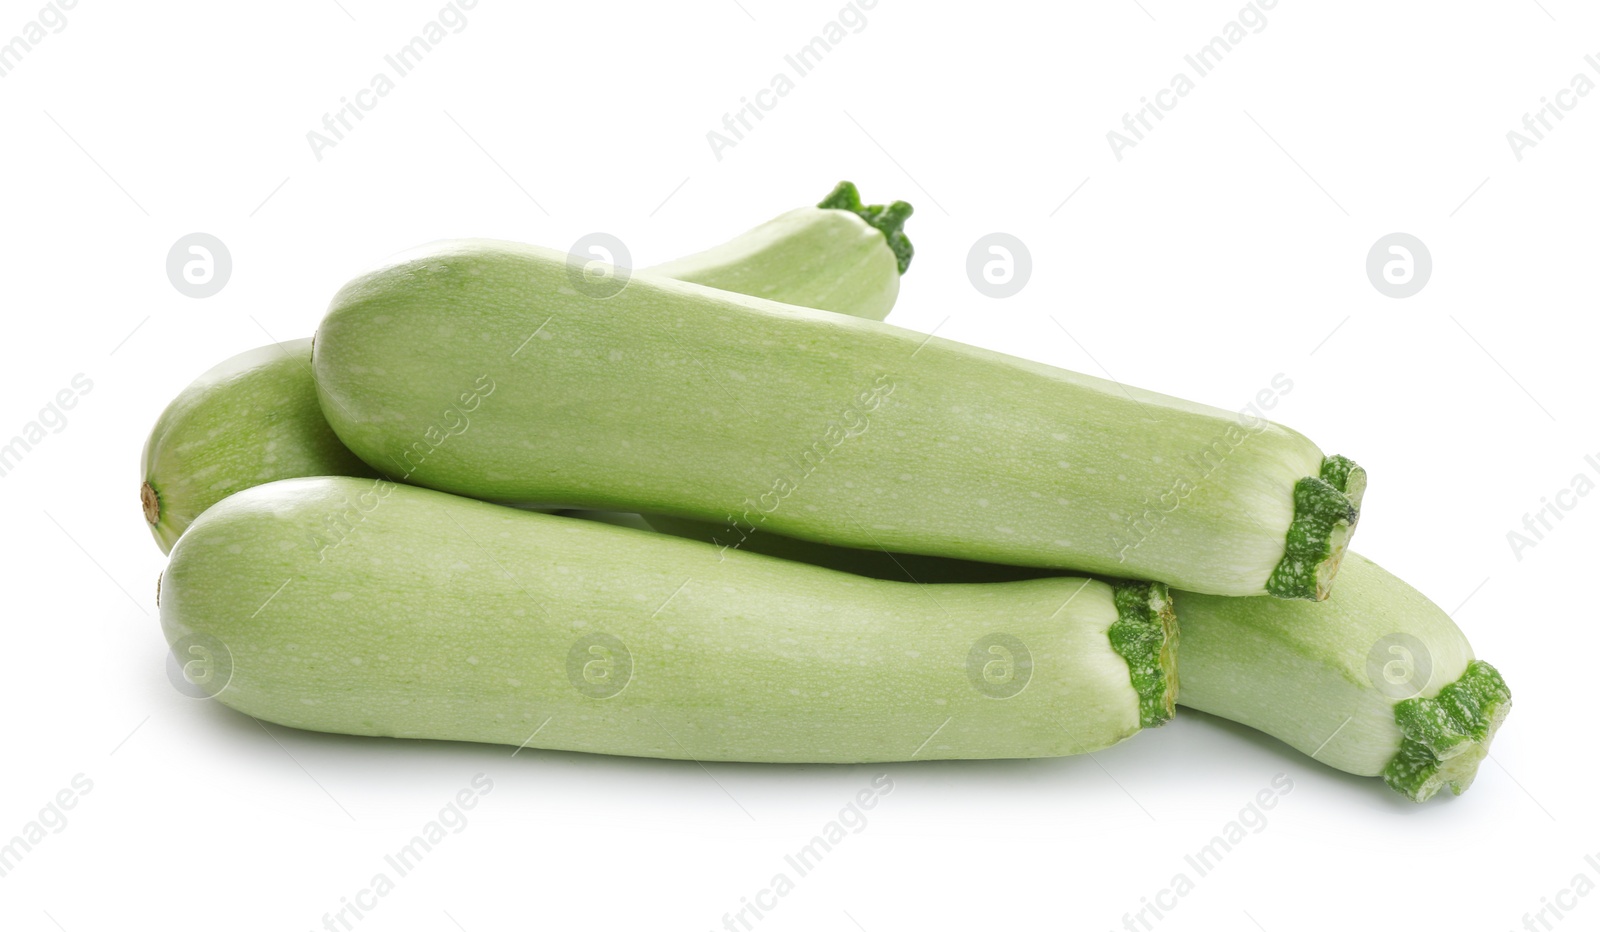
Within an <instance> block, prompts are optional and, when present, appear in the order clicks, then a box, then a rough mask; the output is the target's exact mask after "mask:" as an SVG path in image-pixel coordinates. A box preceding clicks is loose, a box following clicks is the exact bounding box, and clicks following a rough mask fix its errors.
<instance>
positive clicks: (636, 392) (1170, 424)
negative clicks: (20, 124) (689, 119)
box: [313, 240, 1366, 599]
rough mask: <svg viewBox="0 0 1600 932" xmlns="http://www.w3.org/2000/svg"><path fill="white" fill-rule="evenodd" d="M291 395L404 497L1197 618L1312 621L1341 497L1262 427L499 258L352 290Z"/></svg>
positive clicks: (427, 257) (1342, 479)
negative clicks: (1084, 582) (1230, 608)
mask: <svg viewBox="0 0 1600 932" xmlns="http://www.w3.org/2000/svg"><path fill="white" fill-rule="evenodd" d="M313 369H314V372H315V376H316V380H317V385H318V391H319V393H320V394H321V397H322V400H323V405H322V407H323V413H324V414H325V415H327V416H328V419H329V422H330V423H331V424H332V425H333V428H334V430H335V431H336V432H337V433H338V434H339V436H340V438H341V439H342V440H344V441H345V443H346V444H347V445H348V446H349V447H350V448H351V449H352V450H354V451H355V452H356V453H357V454H358V455H360V456H361V457H362V458H363V459H364V460H366V461H367V462H368V463H369V464H371V465H373V466H374V467H376V468H378V469H381V470H385V471H386V472H388V473H390V474H391V475H392V474H404V475H407V476H408V477H409V480H408V481H411V482H414V483H416V484H419V485H425V486H430V487H433V488H438V489H444V490H447V491H452V492H456V493H460V494H465V495H471V496H474V497H478V498H486V499H494V500H508V501H511V500H520V501H538V502H554V503H563V504H566V505H569V506H572V507H579V508H590V509H610V510H624V511H638V512H648V513H660V514H667V515H674V516H678V517H684V518H697V519H700V520H702V521H711V522H721V523H723V524H724V525H725V526H728V527H731V528H737V527H741V526H742V527H750V528H760V529H767V530H772V531H776V532H778V533H782V534H786V535H788V536H791V537H796V538H802V539H809V540H816V541H823V542H827V543H835V544H843V545H848V546H853V547H861V548H877V549H887V550H895V551H906V552H914V553H924V554H929V555H933V556H948V557H959V558H966V559H976V560H984V561H989V562H995V563H1012V564H1017V565H1024V566H1047V567H1061V568H1068V569H1074V570H1080V571H1085V572H1095V573H1104V574H1108V575H1115V576H1125V577H1134V578H1142V579H1158V580H1161V581H1163V582H1167V583H1170V584H1172V585H1175V586H1183V587H1186V588H1189V589H1192V590H1196V591H1202V592H1211V593H1217V594H1222V595H1257V594H1263V593H1267V594H1272V595H1275V596H1280V597H1292V598H1307V599H1317V598H1324V597H1326V595H1327V592H1328V589H1329V586H1330V584H1331V581H1332V578H1333V575H1334V573H1335V572H1336V570H1337V567H1338V563H1339V558H1340V556H1341V555H1342V554H1343V552H1344V548H1345V543H1346V541H1347V539H1348V538H1349V535H1350V532H1351V530H1352V529H1353V527H1354V525H1355V523H1356V518H1357V514H1358V511H1357V508H1358V505H1359V501H1360V497H1361V493H1362V491H1363V489H1364V488H1365V481H1366V480H1365V473H1364V472H1363V471H1362V470H1361V469H1360V468H1359V467H1356V466H1355V465H1354V464H1353V463H1351V462H1350V461H1349V460H1347V459H1344V458H1343V457H1332V456H1329V457H1325V456H1324V455H1323V453H1322V451H1321V450H1319V449H1318V448H1317V446H1316V445H1315V444H1313V443H1312V442H1311V441H1310V440H1308V439H1306V438H1305V437H1303V436H1301V435H1300V434H1298V433H1295V432H1294V431H1292V430H1289V429H1288V428H1285V427H1281V426H1279V425H1276V424H1273V423H1270V422H1267V421H1256V422H1254V423H1251V424H1241V422H1240V420H1239V418H1238V417H1237V416H1235V415H1234V414H1231V413H1229V412H1226V411H1221V410H1218V409H1215V408H1209V407H1206V406H1204V405H1198V404H1193V403H1191V402H1187V401H1182V400H1179V399H1176V398H1171V397H1167V396H1164V395H1158V394H1155V393H1152V392H1146V391H1142V390H1139V389H1135V388H1128V387H1124V386H1122V385H1119V384H1115V383H1111V382H1107V381H1104V380H1101V379H1096V378H1092V377H1089V376H1085V375H1079V374H1077V373H1073V372H1067V371H1064V370H1060V369H1055V368H1052V367H1050V366H1045V365H1041V364H1038V363H1033V362H1029V361H1026V360H1021V359H1016V358H1014V357H1009V356H1004V355H1002V354H999V353H994V352H989V351H986V350H981V349H977V348H974V347H969V346H964V345H962V344H959V343H954V342H951V341H947V340H941V339H939V338H937V337H930V336H927V335H925V334H920V333H915V332H912V331H908V330H903V329H900V328H898V327H894V326H891V325H888V324H883V323H879V322H876V321H871V320H861V319H857V318H853V317H847V316H843V315H840V314H830V313H824V312H819V311H815V310H809V309H805V308H798V307H793V306H788V305H782V304H776V303H773V302H769V301H763V300H760V299H756V298H750V297H747V296H743V295H737V294H733V293H730V292H726V291H718V290H714V289H710V288H706V287H702V286H698V285H693V284H688V283H684V282H680V281H674V280H670V279H663V278H657V277H654V276H651V275H647V274H639V275H635V276H633V277H632V278H631V280H629V282H628V283H627V286H626V288H624V289H623V290H621V291H620V292H618V293H615V294H612V295H610V296H609V297H603V298H601V297H594V296H590V295H588V294H584V293H581V292H580V291H579V290H578V289H575V288H574V287H573V286H572V284H571V283H570V282H569V280H568V271H567V268H566V257H565V256H564V255H563V254H561V253H558V252H554V251H551V250H546V249H540V248H537V247H532V246H523V245H520V244H515V243H503V242H495V241H486V240H465V241H457V242H452V243H445V244H436V245H434V246H430V247H427V248H425V249H424V250H420V251H418V252H415V253H412V254H409V255H407V256H403V257H401V258H399V259H398V260H396V261H394V262H393V263H392V264H390V265H387V266H385V267H383V268H381V269H378V270H376V271H374V272H371V273H368V274H366V275H363V276H361V277H359V278H357V279H355V280H354V281H352V282H350V283H349V284H348V285H346V286H345V287H344V288H343V289H342V290H341V291H340V292H339V294H338V295H337V296H336V297H335V298H334V300H333V304H332V307H331V308H330V310H329V312H328V315H327V317H326V318H324V320H323V322H322V324H321V326H320V328H319V329H318V334H317V344H316V351H315V354H314V359H313ZM489 386H492V397H490V396H489V393H488V392H486V391H484V390H483V389H484V388H486V387H489ZM480 395H481V396H482V397H481V405H480V404H475V405H474V408H473V410H472V412H471V417H470V422H471V423H470V427H455V428H453V427H452V426H451V425H460V423H461V422H462V420H463V416H462V405H463V401H462V399H467V398H475V397H477V396H480Z"/></svg>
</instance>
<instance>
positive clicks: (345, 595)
mask: <svg viewBox="0 0 1600 932" xmlns="http://www.w3.org/2000/svg"><path fill="white" fill-rule="evenodd" d="M328 598H330V599H332V600H334V601H335V602H348V601H350V600H351V599H353V598H355V593H352V592H344V591H342V590H341V591H339V592H330V593H328Z"/></svg>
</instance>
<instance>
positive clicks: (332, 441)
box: [139, 337, 377, 553]
mask: <svg viewBox="0 0 1600 932" xmlns="http://www.w3.org/2000/svg"><path fill="white" fill-rule="evenodd" d="M142 466H143V474H144V482H143V483H142V484H141V485H140V487H139V503H140V505H141V506H142V507H143V509H144V519H145V522H146V523H147V524H148V525H149V526H150V533H151V534H153V535H154V536H155V539H156V543H157V544H158V545H159V546H160V547H161V552H162V553H167V552H169V551H171V550H172V545H173V544H174V543H176V542H177V540H178V537H179V536H180V535H181V534H183V532H184V529H186V528H187V527H188V526H189V525H190V524H191V523H192V522H193V521H194V519H195V518H197V517H199V515H200V513H201V512H203V511H205V510H206V509H207V508H210V507H211V506H212V505H214V504H216V503H217V502H218V501H221V500H222V499H223V498H224V497H225V496H227V495H231V494H232V493H234V492H237V491H239V490H240V489H246V488H249V487H250V486H253V485H260V484H262V483H264V482H271V481H273V480H274V479H287V478H291V477H294V476H324V475H329V476H375V475H377V473H376V472H375V471H374V470H373V469H372V468H371V467H369V466H368V465H367V464H366V463H363V462H362V461H361V459H360V458H359V457H357V456H356V455H355V454H354V453H351V452H350V451H349V450H348V449H346V448H345V446H344V444H342V443H340V442H339V438H338V437H337V436H335V435H334V432H333V428H331V427H329V426H328V421H327V419H326V418H324V417H323V416H322V407H321V406H320V405H319V404H318V403H317V387H316V384H315V383H314V382H313V381H312V380H311V338H310V337H307V338H305V339H302V340H291V341H289V342H287V343H281V344H272V345H269V346H263V347H260V348H258V349H253V350H250V351H249V352H245V353H240V354H239V355H237V356H234V357H233V358H231V359H229V360H227V361H225V362H223V363H220V364H219V365H217V366H215V367H214V368H212V369H211V370H210V371H208V372H206V373H205V374H204V375H202V376H200V377H199V378H198V379H196V380H195V381H194V382H193V383H191V384H190V385H189V387H187V388H185V389H184V390H183V391H182V393H180V394H179V395H178V397H177V398H176V399H174V400H173V401H172V403H171V404H169V405H167V408H166V410H165V411H162V412H161V417H159V418H158V419H157V420H156V424H155V427H154V428H153V429H152V430H151V431H150V437H149V439H148V440H146V441H145V445H144V462H143V464H142Z"/></svg>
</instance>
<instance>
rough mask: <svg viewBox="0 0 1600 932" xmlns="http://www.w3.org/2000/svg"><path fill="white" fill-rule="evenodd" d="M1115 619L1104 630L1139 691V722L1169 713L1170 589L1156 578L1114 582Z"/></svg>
mask: <svg viewBox="0 0 1600 932" xmlns="http://www.w3.org/2000/svg"><path fill="white" fill-rule="evenodd" d="M1113 591H1114V598H1115V602H1116V606H1117V620H1116V621H1115V622H1114V623H1112V625H1111V628H1110V629H1109V630H1108V631H1107V634H1108V635H1109V636H1110V638H1111V648H1112V649H1113V650H1115V651H1116V652H1117V654H1118V655H1119V656H1120V657H1122V659H1123V660H1125V661H1127V663H1128V679H1129V680H1130V681H1131V682H1132V683H1133V689H1134V692H1136V693H1138V694H1139V727H1141V728H1154V727H1155V726H1157V725H1163V724H1166V722H1168V721H1169V720H1171V718H1172V714H1173V707H1174V705H1175V704H1176V703H1177V698H1178V664H1177V648H1178V619H1177V615H1176V614H1175V613H1174V612H1173V610H1172V595H1171V593H1170V592H1168V590H1167V587H1166V586H1165V585H1163V584H1161V583H1142V582H1141V583H1117V584H1115V585H1114V587H1113Z"/></svg>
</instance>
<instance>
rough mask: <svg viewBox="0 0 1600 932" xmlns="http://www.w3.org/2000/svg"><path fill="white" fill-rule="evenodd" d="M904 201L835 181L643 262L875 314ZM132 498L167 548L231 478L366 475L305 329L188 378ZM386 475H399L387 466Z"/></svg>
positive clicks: (883, 305)
mask: <svg viewBox="0 0 1600 932" xmlns="http://www.w3.org/2000/svg"><path fill="white" fill-rule="evenodd" d="M910 214H911V207H910V205H908V204H906V203H905V202H904V201H895V202H894V203H892V204H889V205H862V203H861V198H860V195H859V194H858V193H857V191H856V187H855V185H853V184H851V183H850V182H848V181H843V182H840V183H839V185H838V186H837V187H836V188H835V189H834V190H833V192H832V193H830V194H829V195H828V196H827V197H826V198H824V199H823V201H822V203H821V204H819V205H818V206H816V207H800V208H797V209H795V210H791V211H789V212H788V213H785V214H782V215H781V216H779V217H776V218H774V219H773V220H770V221H768V222H766V223H764V224H762V225H761V226H758V227H756V228H755V229H753V230H749V231H747V232H745V233H743V234H741V235H739V236H737V237H735V238H734V239H732V240H730V241H728V242H727V243H724V244H722V245H721V246H717V247H714V248H712V249H708V250H706V251H704V252H700V253H696V254H694V255H691V256H686V257H684V258H682V259H677V260H675V261H672V262H668V263H666V264H665V265H660V266H656V267H654V268H653V269H650V270H648V271H650V272H651V273H653V274H659V275H667V276H669V277H677V278H682V279H683V280H684V281H692V282H697V283H700V284H705V285H710V286H712V287H716V288H723V289H727V290H729V291H746V290H748V293H750V294H757V295H760V296H762V297H767V298H771V299H773V300H778V301H785V302H788V303H791V304H801V305H805V306H807V307H816V308H821V309H824V310H830V311H836V312H838V313H841V314H850V315H854V316H858V317H871V318H873V319H875V320H882V319H883V317H884V315H886V314H888V313H889V309H890V308H891V307H892V306H893V305H894V299H895V295H896V294H897V293H898V291H899V287H900V274H901V273H902V272H903V271H904V270H905V267H906V264H907V263H909V262H910V258H911V244H910V242H909V241H908V240H907V239H906V235H905V232H904V230H903V229H902V227H903V226H904V223H905V219H906V217H908V216H910ZM142 471H143V482H142V484H141V485H140V488H139V500H140V504H141V506H142V507H143V510H144V515H145V521H146V522H147V523H148V524H149V526H150V532H151V534H152V535H154V537H155V539H156V543H157V545H158V546H160V547H161V551H162V552H163V553H166V552H168V551H170V550H171V549H172V545H173V543H174V542H175V541H176V540H177V539H178V536H179V535H180V534H182V533H183V531H184V529H185V528H187V527H188V526H189V524H190V523H191V522H192V521H193V520H194V519H195V517H196V516H197V515H199V514H200V513H201V512H202V511H204V510H205V509H207V508H209V507H211V506H212V505H214V504H216V503H217V502H218V501H220V500H221V499H222V498H223V497H225V496H227V495H230V494H232V493H234V492H237V491H239V490H240V489H246V488H249V487H251V486H254V485H260V484H262V483H264V482H271V481H273V480H275V479H290V478H294V477H297V476H373V475H377V471H376V470H373V469H372V468H371V467H369V466H367V465H366V464H365V463H363V462H362V461H361V460H360V459H359V458H358V457H356V456H355V455H354V454H352V453H351V452H350V451H349V450H347V449H346V448H345V447H344V445H343V444H342V443H340V442H339V438H338V437H337V436H335V435H334V433H333V429H332V428H330V427H329V426H328V423H327V420H326V419H325V418H324V417H323V416H322V410H321V408H320V407H319V405H318V404H317V398H316V388H315V386H314V384H313V382H312V379H311V340H310V338H307V339H303V340H293V341H290V342H288V343H282V344H275V345H271V346H264V347H261V348H259V349H255V350H251V351H249V352H247V353H241V354H240V355H238V356H235V357H233V358H232V359H229V360H227V361H226V362H224V363H222V364H221V365H219V366H217V367H216V368H214V369H212V370H211V371H209V372H207V373H205V374H204V375H202V376H201V377H200V378H199V379H197V380H195V382H194V383H193V384H191V385H190V386H189V387H187V388H185V389H184V390H183V392H182V393H181V394H179V395H178V397H177V398H176V399H175V400H173V402H172V403H171V404H170V405H168V406H167V409H166V410H165V411H164V412H162V414H161V417H160V418H159V419H158V420H157V421H156V425H155V427H154V429H152V430H151V432H150V437H149V439H148V440H147V441H146V442H145V449H144V461H143V464H142ZM391 478H399V477H398V476H391Z"/></svg>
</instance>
